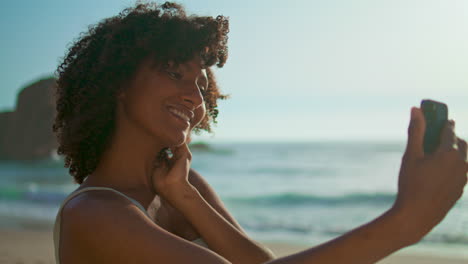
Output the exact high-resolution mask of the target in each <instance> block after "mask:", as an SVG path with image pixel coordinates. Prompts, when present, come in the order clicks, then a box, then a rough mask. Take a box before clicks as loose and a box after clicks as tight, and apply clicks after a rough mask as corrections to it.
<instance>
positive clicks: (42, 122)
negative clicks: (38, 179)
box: [0, 78, 58, 160]
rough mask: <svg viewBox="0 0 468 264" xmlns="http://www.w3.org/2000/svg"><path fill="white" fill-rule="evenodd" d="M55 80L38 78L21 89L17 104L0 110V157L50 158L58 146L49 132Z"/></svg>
mask: <svg viewBox="0 0 468 264" xmlns="http://www.w3.org/2000/svg"><path fill="white" fill-rule="evenodd" d="M55 85H56V83H55V79H54V78H47V79H42V80H39V81H37V82H35V83H33V84H31V85H28V86H26V87H24V88H23V89H21V91H20V92H19V94H18V97H17V101H16V107H15V109H14V110H13V111H10V112H0V159H8V160H35V159H43V158H49V157H50V154H51V152H52V151H53V150H54V149H56V148H57V146H58V144H57V140H56V138H55V135H54V134H53V132H52V123H53V120H54V117H55V102H54V97H53V94H54V90H55Z"/></svg>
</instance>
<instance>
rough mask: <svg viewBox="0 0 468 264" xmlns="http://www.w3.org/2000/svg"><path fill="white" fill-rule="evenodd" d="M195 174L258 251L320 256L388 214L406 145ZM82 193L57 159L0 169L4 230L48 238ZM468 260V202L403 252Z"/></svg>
mask: <svg viewBox="0 0 468 264" xmlns="http://www.w3.org/2000/svg"><path fill="white" fill-rule="evenodd" d="M210 146H211V149H210V150H208V151H201V150H193V161H192V167H193V168H194V169H196V170H197V171H198V172H200V173H201V174H202V175H203V176H204V177H205V178H206V180H207V181H208V182H209V183H210V185H211V186H212V187H213V188H214V189H215V190H216V192H217V193H218V195H219V196H220V197H221V199H222V200H223V202H224V204H225V205H226V207H227V208H228V210H229V211H230V212H231V213H232V214H233V215H234V217H235V218H236V219H237V221H238V222H239V223H240V224H241V226H242V227H243V228H244V229H245V230H246V232H247V233H248V234H249V235H250V236H251V237H253V238H254V239H256V240H259V241H270V242H272V241H276V242H287V243H295V244H303V245H310V246H314V245H317V244H320V243H323V242H326V241H328V240H330V239H333V238H335V237H337V236H339V235H341V234H343V233H345V232H348V231H350V230H352V229H353V228H356V227H358V226H360V225H362V224H364V223H366V222H368V221H370V220H372V219H373V218H375V217H378V216H379V215H381V214H382V213H384V212H385V211H386V210H387V209H389V208H390V207H391V205H392V203H393V202H394V200H395V195H396V191H397V180H398V170H399V166H400V161H401V156H402V153H403V151H404V143H399V142H396V143H395V142H316V143H287V142H284V143H210ZM76 188H77V185H75V184H73V183H72V179H71V177H70V176H69V175H68V172H67V169H65V168H63V161H62V160H61V159H56V158H55V159H52V158H51V159H50V160H43V161H37V162H0V226H1V227H6V228H50V227H51V226H52V225H53V222H54V220H55V215H56V214H57V210H58V207H59V204H60V202H61V201H63V199H64V198H65V197H66V196H67V195H68V194H69V193H70V192H71V191H73V190H74V189H76ZM405 250H408V251H418V252H421V253H430V254H436V255H454V254H456V255H458V256H462V257H467V258H468V195H464V196H463V197H462V199H461V200H460V201H459V202H458V203H457V204H456V205H455V207H454V208H453V210H452V211H450V213H449V214H448V215H447V217H446V218H445V219H444V220H443V221H442V223H440V224H439V225H438V226H437V227H436V228H434V229H433V230H432V232H431V233H430V234H429V235H428V236H426V238H425V239H424V240H423V241H421V242H420V243H418V244H417V245H415V246H412V247H410V248H409V249H405Z"/></svg>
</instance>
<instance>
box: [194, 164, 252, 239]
mask: <svg viewBox="0 0 468 264" xmlns="http://www.w3.org/2000/svg"><path fill="white" fill-rule="evenodd" d="M188 179H189V182H190V183H191V184H192V185H193V186H194V187H195V188H197V190H198V191H199V192H200V194H201V195H202V196H203V198H204V199H205V200H206V201H207V202H208V203H209V204H210V205H211V206H212V207H213V208H214V209H215V210H216V211H217V212H218V213H220V214H221V215H222V216H223V217H224V218H225V219H226V220H227V221H228V222H230V223H231V224H232V225H234V227H236V228H237V229H238V230H239V231H241V232H243V233H245V231H244V230H243V229H242V227H241V226H240V225H239V223H238V222H237V221H236V219H235V218H234V216H233V215H232V214H231V213H230V212H229V211H228V209H227V208H226V206H225V205H224V203H223V201H222V200H221V198H220V197H219V195H218V194H217V193H216V191H215V190H214V189H213V187H211V186H210V184H209V183H208V182H207V181H206V180H205V179H204V178H203V176H202V175H201V174H200V173H198V172H197V171H196V170H194V169H192V168H191V169H190V171H189V174H188Z"/></svg>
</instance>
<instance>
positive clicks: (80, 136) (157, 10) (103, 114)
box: [53, 2, 229, 184]
mask: <svg viewBox="0 0 468 264" xmlns="http://www.w3.org/2000/svg"><path fill="white" fill-rule="evenodd" d="M228 32H229V21H228V18H226V17H224V16H217V17H216V18H213V17H200V16H187V15H186V14H185V11H184V9H183V7H182V6H181V5H179V4H175V3H170V2H166V3H164V4H162V5H159V4H155V3H145V4H137V5H136V6H134V7H131V8H127V9H124V10H123V11H122V12H121V13H120V14H119V15H117V16H115V17H111V18H107V19H104V20H102V21H101V22H99V23H98V24H96V25H92V26H90V27H89V29H88V31H87V32H85V33H81V35H80V37H79V38H78V39H77V40H75V41H74V43H73V44H72V46H71V47H70V48H69V49H68V52H67V54H66V55H65V57H64V59H63V62H62V63H61V64H60V65H59V66H58V68H57V71H56V75H57V77H58V80H57V84H58V85H57V90H56V108H57V115H56V117H55V122H54V124H53V131H54V132H55V133H56V135H57V138H58V143H59V147H58V149H57V153H58V154H59V155H65V165H64V166H65V167H67V168H69V172H70V174H71V176H72V177H73V178H74V182H75V183H79V184H81V183H82V182H83V180H84V178H86V177H87V175H89V174H90V173H92V172H93V171H94V170H95V169H96V167H97V165H98V163H99V160H100V157H101V156H102V154H103V152H104V151H105V150H106V148H108V147H109V144H110V143H111V139H112V136H113V132H114V128H115V114H116V106H117V95H118V94H119V93H120V92H121V91H122V90H123V89H125V87H126V85H128V84H129V83H130V81H131V79H132V77H133V76H134V75H135V73H136V70H137V69H138V67H139V66H140V65H141V64H142V63H143V62H144V61H145V60H146V59H151V60H153V61H154V63H155V64H156V65H157V66H158V67H159V69H162V68H164V67H165V65H167V64H168V63H169V62H175V63H176V64H180V63H184V62H187V61H189V60H191V59H192V58H194V57H195V56H201V58H202V60H203V62H204V64H205V65H206V67H207V76H208V80H209V86H208V87H207V90H206V92H205V93H204V94H203V97H204V101H205V106H206V115H205V117H204V119H203V120H202V121H201V122H200V124H198V125H197V127H195V128H194V132H195V133H199V132H200V131H201V130H205V131H208V132H211V127H210V124H211V123H216V117H217V115H218V109H217V100H218V99H225V98H227V96H226V95H223V94H221V93H220V91H219V89H218V86H217V84H216V80H215V78H214V75H213V72H212V71H211V69H210V68H209V67H211V66H213V65H214V64H216V66H217V67H223V65H224V63H225V62H226V60H227V56H228V50H227V40H228V37H227V34H228ZM159 157H161V155H159Z"/></svg>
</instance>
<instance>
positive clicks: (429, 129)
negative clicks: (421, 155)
mask: <svg viewBox="0 0 468 264" xmlns="http://www.w3.org/2000/svg"><path fill="white" fill-rule="evenodd" d="M421 110H422V111H423V114H424V119H425V120H426V133H425V134H424V152H425V153H433V152H434V151H435V150H436V149H437V147H438V146H439V145H440V138H441V134H442V130H443V128H444V126H445V124H446V123H447V120H448V107H447V105H446V104H444V103H441V102H437V101H433V100H429V99H424V100H422V101H421Z"/></svg>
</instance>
